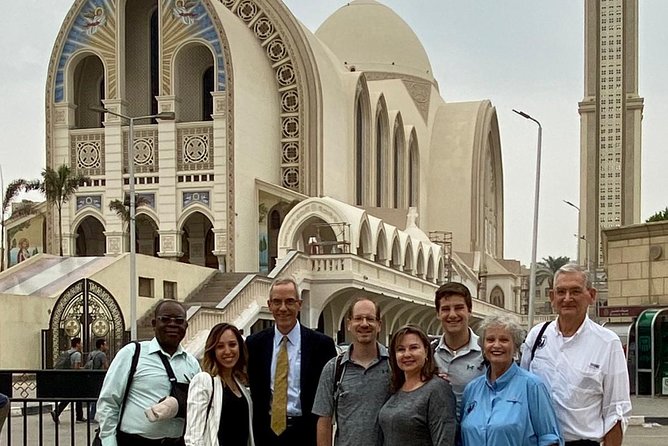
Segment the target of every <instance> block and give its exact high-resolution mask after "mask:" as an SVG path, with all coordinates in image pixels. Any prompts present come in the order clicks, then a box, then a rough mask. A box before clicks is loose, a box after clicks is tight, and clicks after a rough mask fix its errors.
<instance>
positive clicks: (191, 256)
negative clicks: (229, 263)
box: [180, 211, 218, 269]
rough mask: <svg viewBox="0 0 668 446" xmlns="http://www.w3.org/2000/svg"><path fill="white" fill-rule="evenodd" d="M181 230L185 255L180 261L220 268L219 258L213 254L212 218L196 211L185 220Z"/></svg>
mask: <svg viewBox="0 0 668 446" xmlns="http://www.w3.org/2000/svg"><path fill="white" fill-rule="evenodd" d="M181 231H182V232H181V233H182V235H181V248H182V250H183V256H182V257H181V259H180V261H182V262H185V263H191V264H193V265H200V266H206V267H209V268H216V269H218V258H217V257H216V256H215V255H213V250H214V247H215V245H214V242H215V239H214V234H213V224H212V223H211V220H209V218H208V217H207V216H206V215H204V214H203V213H201V212H199V211H196V212H194V213H192V214H191V215H190V216H189V217H188V218H187V219H186V220H185V222H183V225H182V227H181Z"/></svg>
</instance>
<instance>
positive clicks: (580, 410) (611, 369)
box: [522, 264, 631, 446]
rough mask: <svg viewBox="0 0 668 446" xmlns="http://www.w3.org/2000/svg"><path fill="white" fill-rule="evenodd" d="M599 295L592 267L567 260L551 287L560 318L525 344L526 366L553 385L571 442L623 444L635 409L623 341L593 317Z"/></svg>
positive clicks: (534, 332) (536, 329)
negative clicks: (588, 270)
mask: <svg viewBox="0 0 668 446" xmlns="http://www.w3.org/2000/svg"><path fill="white" fill-rule="evenodd" d="M595 299H596V289H595V288H593V287H592V284H591V281H590V279H589V277H588V276H587V273H586V271H584V270H583V269H582V268H581V267H579V266H578V265H574V264H568V265H564V266H562V267H561V268H560V269H559V271H557V273H556V274H555V275H554V287H553V289H552V290H550V301H551V302H552V308H553V309H554V311H555V312H556V313H557V314H558V317H557V320H556V321H554V322H553V323H546V324H549V325H544V324H539V325H536V326H535V327H533V329H532V330H531V332H530V333H529V335H528V336H527V339H526V341H525V344H524V345H523V347H522V367H524V368H525V369H528V370H530V371H531V372H533V373H535V374H536V375H538V376H540V377H541V378H543V380H544V381H545V382H546V384H547V385H548V387H549V388H550V390H551V394H552V400H553V402H554V406H555V410H556V413H557V418H558V420H559V424H560V425H561V429H562V431H563V434H564V439H565V440H566V445H573V446H575V445H581V446H586V445H599V444H600V443H601V442H602V443H603V444H604V445H605V446H619V445H621V444H622V438H623V434H624V428H625V426H626V422H627V420H628V417H629V415H630V414H631V399H630V397H629V376H628V371H627V369H626V359H625V357H624V352H623V350H622V343H621V341H620V340H619V338H618V337H617V335H616V334H614V333H613V332H612V331H610V330H608V329H606V328H603V327H601V326H600V325H598V324H597V323H595V322H593V321H592V320H590V319H589V318H588V317H587V309H588V308H589V305H591V304H593V303H594V300H595Z"/></svg>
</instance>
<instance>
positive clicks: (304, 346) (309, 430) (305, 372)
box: [246, 279, 336, 446]
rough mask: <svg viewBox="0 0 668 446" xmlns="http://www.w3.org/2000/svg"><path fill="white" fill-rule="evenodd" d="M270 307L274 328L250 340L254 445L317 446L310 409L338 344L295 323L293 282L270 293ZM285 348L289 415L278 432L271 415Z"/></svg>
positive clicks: (280, 283) (314, 418)
mask: <svg viewBox="0 0 668 446" xmlns="http://www.w3.org/2000/svg"><path fill="white" fill-rule="evenodd" d="M267 305H268V307H269V309H270V310H271V313H272V314H273V316H274V322H275V324H274V326H273V327H271V328H268V329H266V330H263V331H261V332H259V333H255V334H253V335H251V336H249V337H248V339H247V340H246V345H247V347H248V378H249V381H250V388H251V396H252V398H253V430H254V434H255V444H256V445H257V446H282V445H286V446H288V445H290V446H293V445H304V446H315V444H316V424H317V421H318V417H317V416H315V415H313V414H312V413H311V408H312V407H313V400H314V399H315V393H316V390H317V389H318V380H319V378H320V373H321V372H322V369H323V367H324V366H325V364H326V363H327V361H329V360H330V359H331V358H333V357H334V356H336V349H335V347H334V341H332V339H331V338H330V337H328V336H325V335H324V334H322V333H319V332H317V331H314V330H311V329H309V328H306V327H304V326H302V325H301V324H300V323H299V321H298V320H297V316H298V315H299V310H300V309H301V305H302V301H301V299H300V294H299V288H298V287H297V283H296V282H295V281H294V280H292V279H276V280H275V281H274V283H272V285H271V288H270V290H269V300H268V301H267ZM285 337H287V339H286V340H283V338H285ZM283 345H285V346H286V347H287V356H288V361H287V364H288V367H287V368H288V371H287V409H286V419H285V422H284V423H278V425H279V426H280V427H277V424H276V422H275V421H276V420H275V419H276V418H277V417H274V420H273V421H274V422H273V423H272V414H271V411H272V398H273V393H274V382H275V378H276V376H277V375H276V368H277V362H279V355H280V351H281V348H285V347H283ZM283 352H285V350H283ZM277 412H278V411H277ZM280 418H282V417H280ZM280 421H281V422H282V421H283V420H282V419H281V420H280ZM277 432H278V433H277Z"/></svg>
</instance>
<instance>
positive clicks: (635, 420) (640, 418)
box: [629, 415, 668, 426]
mask: <svg viewBox="0 0 668 446" xmlns="http://www.w3.org/2000/svg"><path fill="white" fill-rule="evenodd" d="M645 423H656V424H660V425H662V426H668V417H652V416H645V415H632V416H630V417H629V426H642V425H643V424H645Z"/></svg>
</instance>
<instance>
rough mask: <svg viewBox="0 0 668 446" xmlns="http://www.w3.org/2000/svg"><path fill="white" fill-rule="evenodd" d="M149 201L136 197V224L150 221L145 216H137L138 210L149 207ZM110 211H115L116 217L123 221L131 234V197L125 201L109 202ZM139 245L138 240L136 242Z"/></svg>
mask: <svg viewBox="0 0 668 446" xmlns="http://www.w3.org/2000/svg"><path fill="white" fill-rule="evenodd" d="M149 204H150V203H149V201H148V200H147V199H146V198H145V197H142V196H141V195H135V222H139V223H141V222H142V221H150V218H148V217H146V216H145V215H143V214H139V215H137V208H139V207H141V206H147V205H149ZM109 210H110V211H114V212H115V213H116V215H118V217H119V218H120V219H121V220H122V221H123V227H124V228H125V230H127V231H128V233H129V232H130V224H129V223H130V196H129V195H126V196H125V198H124V199H123V201H121V200H111V201H110V202H109ZM135 243H137V240H135Z"/></svg>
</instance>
